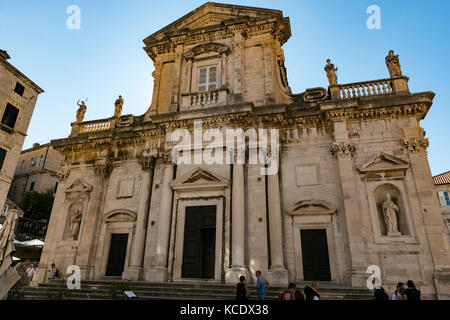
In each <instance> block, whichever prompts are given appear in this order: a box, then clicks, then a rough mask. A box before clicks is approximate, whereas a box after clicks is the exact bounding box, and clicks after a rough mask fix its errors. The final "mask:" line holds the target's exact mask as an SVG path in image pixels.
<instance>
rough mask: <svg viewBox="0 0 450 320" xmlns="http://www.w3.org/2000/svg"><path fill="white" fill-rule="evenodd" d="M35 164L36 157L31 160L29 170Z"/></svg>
mask: <svg viewBox="0 0 450 320" xmlns="http://www.w3.org/2000/svg"><path fill="white" fill-rule="evenodd" d="M35 163H36V157H33V158H31V161H30V169H31V168H33V166H34V164H35Z"/></svg>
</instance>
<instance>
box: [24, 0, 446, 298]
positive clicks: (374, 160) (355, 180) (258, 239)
mask: <svg viewBox="0 0 450 320" xmlns="http://www.w3.org/2000/svg"><path fill="white" fill-rule="evenodd" d="M290 36H291V29H290V21H289V18H287V17H285V16H283V13H282V12H281V11H279V10H271V9H262V8H253V7H244V6H236V5H228V4H218V3H210V2H208V3H206V4H204V5H203V6H201V7H199V8H197V9H195V10H194V11H192V12H190V13H188V14H186V15H185V16H183V17H182V18H180V19H178V20H176V21H175V22H173V23H171V24H169V25H168V26H166V27H164V28H163V29H161V30H159V31H157V32H156V33H154V34H152V35H150V36H149V37H147V38H146V39H144V44H145V48H144V49H145V51H146V53H147V54H148V56H149V57H150V59H152V61H153V63H154V65H155V71H154V72H153V78H154V86H153V98H152V101H151V103H150V106H149V107H148V109H147V110H146V111H145V109H146V107H143V112H144V113H143V114H142V115H139V116H135V115H121V111H122V106H125V107H126V97H124V98H122V97H119V99H117V100H116V103H115V110H114V113H113V110H112V109H113V105H112V104H111V112H110V114H114V116H112V117H108V118H105V119H99V120H93V121H84V122H83V116H84V112H85V108H86V105H85V104H79V106H80V109H79V111H78V112H77V121H76V122H74V123H73V124H72V132H71V135H70V136H69V137H67V138H64V139H58V140H54V141H52V145H53V146H54V148H55V149H56V150H58V151H60V152H61V153H62V154H63V155H64V156H65V161H64V164H63V166H62V168H61V172H60V174H59V178H60V180H59V187H58V189H57V192H56V196H55V202H54V206H53V211H52V214H51V218H50V223H49V228H48V232H47V236H46V239H45V246H44V249H43V254H42V256H41V262H40V264H39V267H38V268H37V270H36V273H35V275H34V279H33V285H36V284H38V283H39V282H43V281H45V280H46V279H47V278H48V276H47V275H46V273H47V270H48V266H49V265H50V264H51V263H56V264H57V266H58V267H59V268H60V270H62V272H64V270H66V268H67V266H69V265H73V264H75V265H78V266H79V267H80V269H81V273H82V278H83V279H101V278H103V277H112V278H113V279H114V277H120V278H122V279H128V280H142V281H158V282H167V281H173V282H176V281H186V280H188V281H189V280H191V281H192V280H195V281H206V282H211V281H215V282H225V283H235V282H237V281H238V277H239V276H240V275H246V276H247V278H248V279H249V282H254V281H255V278H254V274H255V271H256V270H261V271H262V272H263V274H265V276H266V277H267V278H268V279H269V281H270V282H271V283H273V284H283V285H287V283H288V282H289V281H302V280H306V281H312V280H319V281H329V282H332V283H335V284H338V285H339V284H341V285H349V286H354V287H365V286H366V282H367V279H368V277H369V275H370V274H368V273H367V270H368V267H369V266H373V265H376V266H379V268H380V270H381V275H380V276H381V280H382V284H383V287H385V288H386V289H387V290H392V289H393V288H394V287H395V285H396V284H397V282H399V281H402V282H405V281H406V280H408V279H412V280H414V281H415V283H416V284H417V285H418V286H419V287H420V289H421V290H422V293H423V294H424V295H425V296H426V297H428V298H450V286H449V283H450V282H449V274H450V251H449V242H448V239H447V235H446V234H445V231H444V224H443V220H442V213H441V207H440V205H439V203H438V200H437V197H436V195H435V194H434V192H433V191H432V190H434V184H433V179H432V176H431V172H430V168H429V164H428V158H427V151H426V150H427V147H428V139H427V138H425V136H424V135H425V132H424V130H423V128H422V127H421V126H420V121H421V120H422V119H424V117H425V116H426V115H427V113H428V111H429V109H430V107H431V105H432V102H433V98H434V93H433V92H431V91H426V92H417V93H412V92H410V91H409V88H408V80H409V78H408V77H406V76H404V75H402V72H401V69H400V64H399V57H398V56H397V55H395V54H394V53H393V52H391V53H389V55H388V56H387V57H386V58H385V61H386V65H387V67H388V71H389V77H386V78H384V79H377V80H369V81H362V82H356V83H348V84H340V83H339V82H338V79H337V77H336V73H335V70H336V68H335V66H334V65H333V64H332V63H331V62H330V61H328V63H327V64H326V66H325V71H326V74H327V76H328V79H329V83H330V85H329V86H328V87H327V88H321V87H317V86H315V85H314V84H311V88H310V89H306V90H305V91H304V92H301V93H298V94H294V93H292V92H291V89H290V87H289V83H288V77H287V70H286V68H285V65H284V60H285V57H284V52H283V48H282V47H283V45H284V44H285V43H286V41H288V39H289V38H290ZM330 54H332V53H330ZM349 54H351V53H349ZM405 54H406V53H405ZM291 58H295V57H291ZM381 59H383V57H380V60H381ZM382 61H383V60H382ZM383 63H384V61H383ZM417 63H420V62H417ZM295 72H298V70H297V71H295ZM318 72H323V70H318ZM340 72H345V70H341V69H340ZM324 77H325V74H324ZM89 107H90V106H87V108H89ZM95 107H96V108H99V107H100V106H95ZM177 129H180V130H177ZM208 129H211V130H208ZM231 129H232V130H233V132H234V135H235V136H233V144H232V146H231V147H224V146H223V144H221V143H220V140H221V139H225V138H224V137H225V136H226V133H227V130H231ZM174 133H175V136H176V137H175V139H174ZM265 133H267V134H268V135H267V137H268V138H267V139H266V140H267V143H264V140H265V139H264V137H265ZM255 137H256V138H255ZM272 137H273V139H272ZM277 137H278V139H277ZM235 138H236V139H235ZM258 138H261V140H260V141H258ZM181 139H183V140H181ZM179 140H180V141H183V143H182V144H181V145H180V144H179V143H178V141H179ZM213 141H215V143H213ZM223 141H225V140H223ZM235 141H238V142H237V144H236V145H235V144H234V142H235ZM180 147H181V148H180ZM211 149H213V150H214V152H213V153H214V156H212V155H211V154H212V151H211ZM255 151H256V152H259V153H256V154H257V155H261V156H260V157H258V156H257V157H256V158H255V157H253V156H254V155H255ZM202 155H203V157H202ZM252 155H253V156H252ZM185 156H186V157H187V158H188V159H190V160H191V163H190V164H189V163H187V161H179V160H180V158H183V159H184V160H186V159H187V158H185ZM216 156H217V157H216ZM211 158H213V160H214V161H211ZM223 159H227V160H223ZM267 159H270V161H267ZM270 168H275V169H276V170H271V169H270Z"/></svg>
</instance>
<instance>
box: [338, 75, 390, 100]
mask: <svg viewBox="0 0 450 320" xmlns="http://www.w3.org/2000/svg"><path fill="white" fill-rule="evenodd" d="M394 93H395V91H394V86H393V82H392V79H381V80H372V81H364V82H355V83H349V84H343V85H339V98H340V99H341V100H345V99H353V98H361V97H371V96H382V95H391V94H394Z"/></svg>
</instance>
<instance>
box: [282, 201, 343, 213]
mask: <svg viewBox="0 0 450 320" xmlns="http://www.w3.org/2000/svg"><path fill="white" fill-rule="evenodd" d="M287 212H288V213H289V214H290V215H291V216H292V215H315V214H330V215H331V214H333V213H335V212H336V208H335V207H333V206H332V205H331V204H329V203H328V202H325V201H321V200H302V201H299V202H297V203H296V204H295V205H294V206H292V207H291V208H290V209H289V210H288V211H287Z"/></svg>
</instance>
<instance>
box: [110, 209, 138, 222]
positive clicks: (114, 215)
mask: <svg viewBox="0 0 450 320" xmlns="http://www.w3.org/2000/svg"><path fill="white" fill-rule="evenodd" d="M103 220H104V221H105V222H134V221H136V213H134V212H133V211H130V210H127V209H117V210H113V211H110V212H108V213H106V214H105V215H104V216H103Z"/></svg>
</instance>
